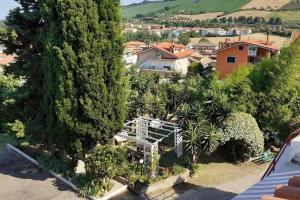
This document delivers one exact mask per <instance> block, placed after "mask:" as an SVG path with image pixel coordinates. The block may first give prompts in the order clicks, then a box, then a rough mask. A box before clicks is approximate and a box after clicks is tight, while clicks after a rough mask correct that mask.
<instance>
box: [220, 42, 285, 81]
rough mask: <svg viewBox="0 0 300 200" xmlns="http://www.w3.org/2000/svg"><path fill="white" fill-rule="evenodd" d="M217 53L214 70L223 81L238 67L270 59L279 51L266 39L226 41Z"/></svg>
mask: <svg viewBox="0 0 300 200" xmlns="http://www.w3.org/2000/svg"><path fill="white" fill-rule="evenodd" d="M220 46H221V48H220V49H219V50H218V51H217V64H216V70H217V72H218V74H219V78H220V79H223V78H225V77H226V76H227V75H229V74H230V73H232V72H233V71H235V70H236V69H237V68H238V67H242V66H247V65H249V64H255V63H257V62H258V61H260V60H261V59H262V58H264V57H271V56H272V55H274V54H275V53H277V52H278V51H279V48H277V47H275V46H274V45H272V44H271V43H270V42H269V41H268V39H267V41H266V42H263V41H258V40H241V39H238V40H235V41H231V40H230V39H226V41H225V43H222V44H220Z"/></svg>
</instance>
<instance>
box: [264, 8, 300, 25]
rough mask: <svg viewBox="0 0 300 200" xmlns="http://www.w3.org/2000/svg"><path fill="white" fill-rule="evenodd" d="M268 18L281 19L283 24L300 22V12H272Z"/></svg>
mask: <svg viewBox="0 0 300 200" xmlns="http://www.w3.org/2000/svg"><path fill="white" fill-rule="evenodd" d="M267 17H268V18H270V17H280V18H281V19H282V21H283V22H300V10H295V11H280V12H272V13H271V14H270V15H268V16H267Z"/></svg>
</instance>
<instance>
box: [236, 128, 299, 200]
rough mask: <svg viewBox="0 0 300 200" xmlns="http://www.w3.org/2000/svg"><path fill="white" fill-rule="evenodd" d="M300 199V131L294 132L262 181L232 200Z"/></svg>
mask: <svg viewBox="0 0 300 200" xmlns="http://www.w3.org/2000/svg"><path fill="white" fill-rule="evenodd" d="M245 199H249V200H250V199H251V200H287V199H300V129H296V130H294V131H293V132H292V133H291V135H290V136H289V138H288V139H287V141H286V142H285V143H284V145H283V147H282V148H281V150H280V151H279V153H278V154H277V157H276V158H275V159H274V161H273V162H272V163H271V165H270V167H269V168H268V169H267V171H266V173H265V174H264V175H263V177H262V179H261V181H259V182H258V183H257V184H255V185H254V186H252V187H250V188H249V189H248V190H246V191H245V192H243V193H241V194H240V195H238V196H236V197H235V198H233V199H232V200H245Z"/></svg>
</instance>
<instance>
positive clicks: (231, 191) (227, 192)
mask: <svg viewBox="0 0 300 200" xmlns="http://www.w3.org/2000/svg"><path fill="white" fill-rule="evenodd" d="M266 168H267V166H266ZM265 170H266V169H259V170H258V171H257V172H255V173H252V174H250V175H245V176H242V177H240V178H238V179H235V180H232V181H229V182H226V183H223V184H221V185H216V186H211V187H200V186H198V185H194V184H191V183H184V184H181V185H178V186H175V187H174V188H170V189H168V190H162V191H157V192H155V193H153V194H150V195H149V196H147V197H148V199H151V200H173V199H177V200H212V199H213V200H230V199H232V198H233V197H235V196H236V195H238V194H240V193H242V192H243V191H245V190H246V189H248V188H249V187H251V186H252V185H254V184H256V183H257V182H258V181H259V180H260V178H261V177H262V175H263V173H264V172H265ZM190 188H194V189H190Z"/></svg>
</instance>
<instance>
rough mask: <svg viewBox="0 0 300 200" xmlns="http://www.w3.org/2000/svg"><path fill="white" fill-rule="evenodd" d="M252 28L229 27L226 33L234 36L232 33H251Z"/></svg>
mask: <svg viewBox="0 0 300 200" xmlns="http://www.w3.org/2000/svg"><path fill="white" fill-rule="evenodd" d="M251 33H252V29H251V28H238V27H234V28H230V29H228V31H227V35H230V36H234V35H251Z"/></svg>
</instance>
